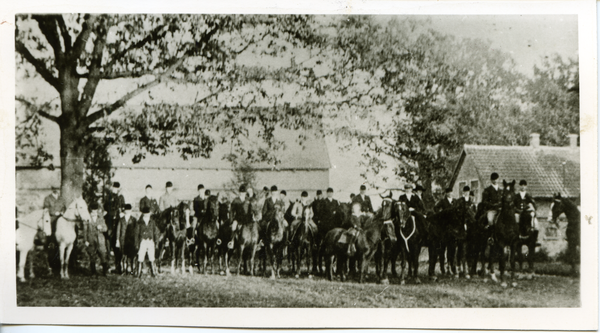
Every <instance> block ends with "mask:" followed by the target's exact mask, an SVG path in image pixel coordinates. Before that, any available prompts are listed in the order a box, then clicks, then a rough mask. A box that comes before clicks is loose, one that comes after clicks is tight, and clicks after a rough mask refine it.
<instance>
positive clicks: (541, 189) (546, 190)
mask: <svg viewBox="0 0 600 333" xmlns="http://www.w3.org/2000/svg"><path fill="white" fill-rule="evenodd" d="M579 150H580V149H579V147H577V148H570V147H548V146H540V147H539V148H533V147H531V146H476V145H465V146H464V154H466V158H470V159H471V160H472V161H473V163H474V164H475V168H476V169H477V173H478V175H479V179H481V180H485V181H487V180H488V179H489V177H490V175H491V174H492V172H497V173H498V174H499V175H500V179H505V180H507V181H512V180H513V179H514V180H516V181H517V184H518V182H519V181H520V180H521V179H525V180H527V183H528V186H527V190H528V192H530V193H531V194H532V195H533V196H534V197H552V194H553V193H556V192H560V193H561V194H562V195H563V196H566V197H578V196H579V195H580V166H579V165H580V162H579V161H580V160H579V154H580V152H579ZM457 167H458V168H460V167H461V164H459V165H458V166H457ZM457 171H458V170H457ZM455 174H456V173H455Z"/></svg>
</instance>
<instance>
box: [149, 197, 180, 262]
mask: <svg viewBox="0 0 600 333" xmlns="http://www.w3.org/2000/svg"><path fill="white" fill-rule="evenodd" d="M151 218H153V219H155V221H156V226H157V228H158V232H159V237H158V242H157V243H156V244H155V246H156V265H157V272H158V273H162V269H161V263H162V259H163V257H164V255H165V252H166V248H167V247H168V248H169V252H170V253H173V252H174V250H173V244H172V240H171V239H170V237H169V235H172V234H173V233H172V232H169V231H168V229H170V228H171V226H172V225H173V224H174V223H179V211H178V210H177V207H169V208H167V209H165V210H163V211H162V212H161V213H160V214H159V215H152V216H151ZM175 221H177V222H175ZM170 256H171V254H170Z"/></svg>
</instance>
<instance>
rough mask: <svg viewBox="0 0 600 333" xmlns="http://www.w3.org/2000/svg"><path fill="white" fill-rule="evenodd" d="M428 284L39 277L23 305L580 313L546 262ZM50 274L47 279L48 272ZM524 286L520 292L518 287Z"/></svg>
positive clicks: (569, 287) (23, 292) (563, 278)
mask: <svg viewBox="0 0 600 333" xmlns="http://www.w3.org/2000/svg"><path fill="white" fill-rule="evenodd" d="M425 266H426V265H425V264H424V265H423V266H422V269H421V271H422V273H421V276H422V281H423V283H422V284H420V285H416V284H412V283H408V284H407V285H404V286H401V285H399V280H398V279H396V278H393V277H391V276H390V285H387V286H385V285H379V284H376V283H375V282H376V281H375V276H374V269H373V268H371V269H370V274H369V276H368V279H367V281H368V282H367V283H365V284H358V283H356V282H344V283H342V282H339V281H334V282H329V281H327V280H325V279H324V278H322V277H315V278H314V279H312V280H309V279H307V278H306V277H303V278H300V279H295V278H294V277H292V276H288V275H287V274H286V272H284V276H282V278H281V279H278V280H269V279H267V278H265V277H249V276H240V277H238V276H231V277H227V278H226V277H224V276H219V275H210V274H209V275H207V276H204V275H200V274H197V273H196V274H194V275H193V276H190V275H189V274H186V275H181V274H175V275H171V274H170V273H168V272H167V273H163V274H161V275H160V276H159V277H157V278H155V279H152V278H150V277H149V276H148V275H144V277H143V278H142V279H138V278H134V277H132V276H119V275H115V274H109V276H108V277H89V276H87V275H85V272H79V273H77V272H76V273H75V274H73V275H72V276H71V279H70V280H68V281H60V280H59V279H57V278H54V277H39V278H35V279H32V280H29V281H28V282H26V283H18V284H17V305H18V306H101V307H122V306H131V307H134V306H135V307H138V306H139V307H146V306H149V307H359V308H361V307H398V308H411V307H425V308H427V307H432V308H433V307H578V306H580V301H579V299H580V297H579V295H580V293H579V278H574V277H569V276H567V275H566V273H567V272H568V267H567V266H566V265H564V264H561V263H541V264H538V265H537V269H536V271H537V272H538V273H539V272H542V273H545V274H551V275H538V276H536V277H535V279H533V280H514V281H513V280H509V287H507V288H503V287H501V286H500V285H499V284H495V283H493V282H491V281H487V282H484V280H483V279H481V278H479V277H476V278H473V279H471V280H465V279H463V278H461V279H452V278H449V277H441V278H440V280H439V281H438V282H430V281H429V280H428V279H427V278H426V272H425V271H426V267H425ZM40 274H42V273H40ZM511 282H516V283H517V285H516V287H513V286H511V285H510V284H511Z"/></svg>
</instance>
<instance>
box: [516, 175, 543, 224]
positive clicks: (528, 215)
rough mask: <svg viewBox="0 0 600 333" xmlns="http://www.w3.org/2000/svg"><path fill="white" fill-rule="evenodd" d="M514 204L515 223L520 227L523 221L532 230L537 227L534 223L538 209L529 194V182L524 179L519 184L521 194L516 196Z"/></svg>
mask: <svg viewBox="0 0 600 333" xmlns="http://www.w3.org/2000/svg"><path fill="white" fill-rule="evenodd" d="M514 203H515V221H516V222H517V224H519V225H520V222H521V221H523V222H524V225H529V226H531V227H532V228H535V227H536V226H535V224H534V223H532V222H533V221H534V218H535V211H536V210H537V207H536V205H535V200H533V197H532V196H531V194H529V193H527V181H526V180H525V179H522V180H521V181H520V182H519V193H518V194H517V195H516V196H515V199H514ZM522 231H525V230H522Z"/></svg>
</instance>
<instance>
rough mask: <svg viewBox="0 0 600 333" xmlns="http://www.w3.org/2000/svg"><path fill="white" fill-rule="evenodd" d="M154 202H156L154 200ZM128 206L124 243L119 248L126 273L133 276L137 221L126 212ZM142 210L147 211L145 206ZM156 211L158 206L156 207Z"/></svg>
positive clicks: (134, 270) (135, 262) (135, 263)
mask: <svg viewBox="0 0 600 333" xmlns="http://www.w3.org/2000/svg"><path fill="white" fill-rule="evenodd" d="M155 201H156V200H155ZM127 206H128V205H125V220H126V221H127V228H126V229H125V237H124V238H123V239H124V243H121V244H120V245H121V248H122V249H123V255H125V257H126V260H127V268H126V271H127V273H131V274H132V275H135V272H136V265H137V260H136V258H137V249H136V244H135V228H136V224H137V220H136V218H135V217H133V216H131V215H130V214H131V210H129V211H128V210H127V208H128V207H127ZM144 207H145V208H143V209H144V210H148V209H149V208H148V207H147V206H144ZM156 207H157V209H158V204H157V205H156ZM128 216H129V217H128Z"/></svg>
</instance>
